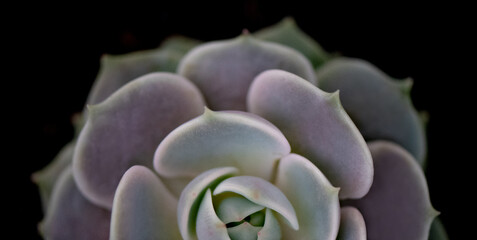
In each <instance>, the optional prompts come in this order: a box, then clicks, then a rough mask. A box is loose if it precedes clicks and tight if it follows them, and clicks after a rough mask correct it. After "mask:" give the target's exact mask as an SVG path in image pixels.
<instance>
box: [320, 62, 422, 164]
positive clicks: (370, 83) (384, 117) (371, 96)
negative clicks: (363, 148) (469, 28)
mask: <svg viewBox="0 0 477 240" xmlns="http://www.w3.org/2000/svg"><path fill="white" fill-rule="evenodd" d="M317 76H318V84H319V85H318V86H319V87H320V88H321V89H323V90H325V91H330V92H331V91H336V90H339V91H340V96H341V101H342V103H343V107H344V108H345V110H346V112H347V113H348V114H349V115H350V117H351V119H353V121H354V122H355V124H356V126H357V127H358V129H359V130H360V131H361V133H362V134H363V136H364V137H365V138H366V139H369V140H378V139H384V140H389V141H393V142H396V143H398V144H400V145H401V146H403V147H404V148H405V149H407V150H408V151H409V152H411V153H412V155H413V156H414V157H415V158H416V159H417V160H418V162H419V163H420V164H421V165H423V162H424V158H425V155H426V139H425V132H424V124H423V123H422V121H421V120H420V118H419V114H418V113H417V112H416V110H415V109H414V107H413V106H412V103H411V99H410V97H409V92H410V90H411V86H412V80H411V79H406V80H404V81H396V80H393V79H391V78H390V77H388V76H387V75H386V74H385V73H383V72H382V71H380V70H379V69H377V68H376V67H375V66H373V65H371V64H370V63H368V62H366V61H364V60H359V59H351V58H337V59H335V60H333V61H330V62H329V63H328V64H326V65H324V66H323V67H322V68H321V69H320V70H319V71H318V75H317Z"/></svg>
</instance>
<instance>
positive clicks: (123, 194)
mask: <svg viewBox="0 0 477 240" xmlns="http://www.w3.org/2000/svg"><path fill="white" fill-rule="evenodd" d="M176 207H177V199H175V198H174V196H172V194H171V193H169V192H168V190H167V188H166V187H165V186H164V184H163V183H162V182H161V181H160V180H159V178H158V177H157V176H156V175H155V174H154V173H153V172H152V171H151V170H149V169H148V168H146V167H143V166H133V167H131V168H130V169H129V170H128V171H127V172H126V173H124V176H123V178H122V179H121V182H120V183H119V185H118V189H117V191H116V194H115V197H114V204H113V211H112V219H111V233H110V234H111V239H180V233H179V229H178V227H177V224H176V223H177V220H176V218H177V216H176Z"/></svg>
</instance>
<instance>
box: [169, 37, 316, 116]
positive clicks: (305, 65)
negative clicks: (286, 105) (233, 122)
mask: <svg viewBox="0 0 477 240" xmlns="http://www.w3.org/2000/svg"><path fill="white" fill-rule="evenodd" d="M267 69H283V70H286V71H289V72H292V73H295V74H297V75H299V76H301V77H303V78H305V79H307V80H308V81H310V82H312V83H315V82H316V81H315V74H314V71H313V67H312V66H311V64H310V63H309V62H308V60H307V59H306V58H305V57H304V56H303V55H301V54H300V53H299V52H297V51H295V50H293V49H291V48H288V47H286V46H283V45H279V44H275V43H270V42H264V41H260V40H257V39H254V38H253V37H251V36H250V35H248V34H244V35H242V36H240V37H238V38H236V39H232V40H226V41H216V42H210V43H206V44H203V45H200V46H198V47H196V48H194V49H193V50H191V51H190V52H189V53H188V54H187V55H186V56H185V57H184V58H183V59H182V60H181V62H180V64H179V67H178V73H179V74H180V75H183V76H185V77H186V78H188V79H190V80H191V81H192V82H194V83H195V84H196V85H197V86H198V87H199V89H200V90H201V91H202V93H204V96H205V99H206V102H207V105H208V106H209V107H210V108H211V109H212V110H241V111H244V110H245V109H246V96H247V91H248V88H249V86H250V83H251V82H252V80H253V79H254V77H255V76H257V75H258V74H259V73H261V72H262V71H264V70H267Z"/></svg>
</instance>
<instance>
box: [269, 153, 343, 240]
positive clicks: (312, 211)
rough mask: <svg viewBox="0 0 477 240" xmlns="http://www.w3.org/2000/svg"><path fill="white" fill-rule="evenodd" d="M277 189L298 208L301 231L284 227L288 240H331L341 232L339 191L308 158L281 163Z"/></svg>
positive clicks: (292, 157)
mask: <svg viewBox="0 0 477 240" xmlns="http://www.w3.org/2000/svg"><path fill="white" fill-rule="evenodd" d="M275 184H276V186H277V187H278V188H280V189H281V190H282V192H283V193H284V194H285V195H286V196H287V198H288V199H289V200H290V202H291V204H292V205H293V207H294V208H295V211H296V214H297V218H298V223H299V225H300V229H299V230H298V231H294V230H292V229H290V228H289V227H287V226H284V225H283V224H282V226H283V228H282V232H283V236H284V238H285V239H330V240H334V239H335V238H336V235H337V233H338V226H339V219H340V205H339V199H338V191H339V189H338V188H335V187H333V186H332V185H331V184H330V182H329V181H328V179H326V177H325V176H324V175H323V173H321V172H320V170H319V169H318V168H317V167H316V166H315V165H313V163H311V162H310V161H309V160H308V159H306V158H304V157H302V156H299V155H297V154H293V153H292V154H290V155H288V156H286V157H284V158H282V159H281V160H280V163H279V165H278V172H277V179H276V183H275Z"/></svg>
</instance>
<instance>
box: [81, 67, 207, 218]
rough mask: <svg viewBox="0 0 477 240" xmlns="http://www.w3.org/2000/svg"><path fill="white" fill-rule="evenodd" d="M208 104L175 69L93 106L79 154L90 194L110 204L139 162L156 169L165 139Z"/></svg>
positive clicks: (85, 190) (138, 82)
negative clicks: (157, 153)
mask: <svg viewBox="0 0 477 240" xmlns="http://www.w3.org/2000/svg"><path fill="white" fill-rule="evenodd" d="M203 107H204V102H203V99H202V97H201V95H200V93H199V91H198V90H197V88H196V87H195V86H194V85H193V84H192V83H190V82H189V81H187V80H186V79H184V78H183V77H181V76H178V75H174V74H169V73H154V74H148V75H145V76H143V77H141V78H138V79H136V80H134V81H132V82H131V83H129V84H127V85H125V86H124V87H123V88H121V89H120V90H118V91H117V92H116V93H115V94H113V95H112V96H111V97H110V98H108V99H107V100H106V101H104V102H102V103H101V104H98V105H95V106H92V107H90V114H89V118H88V120H87V123H86V125H85V126H84V128H83V130H82V132H81V134H80V136H79V139H78V145H77V148H76V150H75V155H74V158H73V169H74V171H75V174H74V175H75V179H76V181H77V183H78V187H79V188H80V190H81V191H82V192H83V194H84V195H85V196H86V197H87V198H88V199H90V200H91V201H93V202H94V203H96V204H98V205H100V206H103V207H106V208H109V209H110V208H111V205H112V203H113V196H114V191H115V190H116V187H117V185H118V183H119V180H120V179H121V177H122V175H123V174H124V172H126V170H128V169H129V168H130V167H131V166H133V165H144V166H147V167H150V168H152V159H153V156H154V151H155V150H156V148H157V145H158V144H159V143H160V142H161V141H162V139H163V138H164V137H165V136H166V135H167V134H168V133H169V132H170V131H172V130H173V129H175V128H176V127H177V126H179V125H180V124H182V123H184V122H186V121H188V120H190V119H192V118H193V117H196V116H198V115H199V114H200V113H201V112H202V109H203Z"/></svg>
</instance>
